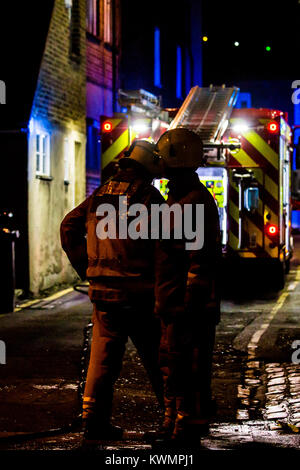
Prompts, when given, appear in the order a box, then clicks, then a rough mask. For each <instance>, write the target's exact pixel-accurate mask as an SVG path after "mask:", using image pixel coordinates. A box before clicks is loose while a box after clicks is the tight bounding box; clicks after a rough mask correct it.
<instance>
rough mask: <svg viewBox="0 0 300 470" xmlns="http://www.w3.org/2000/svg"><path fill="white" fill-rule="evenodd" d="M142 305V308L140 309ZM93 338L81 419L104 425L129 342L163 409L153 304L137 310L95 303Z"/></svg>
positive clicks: (109, 415)
mask: <svg viewBox="0 0 300 470" xmlns="http://www.w3.org/2000/svg"><path fill="white" fill-rule="evenodd" d="M141 305H143V307H141ZM92 321H93V338H92V345H91V354H90V362H89V367H88V373H87V380H86V386H85V391H84V398H83V419H88V418H91V417H95V418H96V420H97V422H99V425H103V426H105V425H107V424H108V423H109V421H110V417H111V413H112V400H113V389H114V384H115V381H116V380H117V378H118V377H119V374H120V371H121V368H122V360H123V355H124V352H125V345H126V342H127V340H128V337H130V338H131V340H132V342H133V344H134V345H135V347H136V349H137V351H138V354H139V356H140V358H141V360H142V362H143V365H144V367H145V369H146V371H147V373H148V376H149V379H150V382H151V384H152V387H153V390H154V392H155V393H156V396H157V398H158V401H159V403H160V404H161V405H163V380H162V375H161V371H160V368H159V363H158V351H159V342H160V321H159V319H158V318H156V317H155V316H154V315H153V302H152V303H151V302H147V300H146V299H144V302H143V303H141V302H140V303H139V307H138V306H137V305H136V306H134V305H133V306H130V307H129V306H122V305H115V306H113V305H109V304H108V303H107V305H106V306H105V305H104V304H103V302H102V303H100V302H95V303H94V311H93V317H92Z"/></svg>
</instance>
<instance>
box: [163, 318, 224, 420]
mask: <svg viewBox="0 0 300 470" xmlns="http://www.w3.org/2000/svg"><path fill="white" fill-rule="evenodd" d="M201 313H202V315H201V316H200V317H199V314H197V315H195V313H193V312H186V313H185V314H184V315H183V314H182V315H177V316H175V318H173V319H172V320H171V321H170V322H168V323H167V324H166V323H164V321H163V320H162V322H161V329H162V336H161V343H160V358H159V361H160V366H161V370H162V373H163V377H164V387H165V403H166V407H167V406H168V407H169V408H170V410H169V413H170V412H171V410H173V412H174V411H175V413H176V414H177V416H178V414H179V415H180V416H182V417H185V418H186V422H188V423H190V424H195V425H196V424H197V423H198V424H202V423H203V421H206V420H208V419H209V417H210V416H209V415H210V408H211V374H212V357H213V348H214V340H215V328H216V325H215V322H214V321H211V320H210V319H209V318H206V317H205V315H203V313H205V312H203V311H202V312H201Z"/></svg>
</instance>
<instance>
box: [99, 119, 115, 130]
mask: <svg viewBox="0 0 300 470" xmlns="http://www.w3.org/2000/svg"><path fill="white" fill-rule="evenodd" d="M112 127H113V126H112V123H111V122H110V121H104V122H103V123H102V132H111V131H112Z"/></svg>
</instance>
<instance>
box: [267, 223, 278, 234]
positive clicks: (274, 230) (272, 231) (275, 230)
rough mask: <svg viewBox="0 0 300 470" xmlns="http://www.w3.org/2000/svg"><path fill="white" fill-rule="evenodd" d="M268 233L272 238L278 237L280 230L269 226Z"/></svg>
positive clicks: (274, 226)
mask: <svg viewBox="0 0 300 470" xmlns="http://www.w3.org/2000/svg"><path fill="white" fill-rule="evenodd" d="M267 232H268V234H269V235H272V236H274V235H277V232H278V228H277V227H276V225H268V227H267Z"/></svg>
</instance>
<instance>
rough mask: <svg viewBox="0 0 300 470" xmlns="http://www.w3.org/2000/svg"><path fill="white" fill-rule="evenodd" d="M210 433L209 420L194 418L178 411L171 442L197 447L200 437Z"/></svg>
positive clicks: (176, 444) (175, 444)
mask: <svg viewBox="0 0 300 470" xmlns="http://www.w3.org/2000/svg"><path fill="white" fill-rule="evenodd" d="M208 433H209V421H208V420H206V419H203V420H193V419H191V417H190V416H188V415H186V414H184V413H181V412H178V414H177V416H176V420H175V426H174V431H173V434H172V436H171V444H172V445H174V446H187V447H195V446H198V445H199V444H200V438H201V437H203V436H207V434H208Z"/></svg>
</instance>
